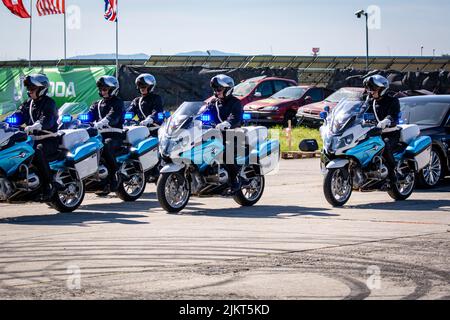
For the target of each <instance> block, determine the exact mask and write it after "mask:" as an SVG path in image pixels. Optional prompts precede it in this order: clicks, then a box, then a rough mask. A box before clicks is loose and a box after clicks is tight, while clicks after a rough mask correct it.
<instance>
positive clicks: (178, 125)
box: [167, 101, 205, 136]
mask: <svg viewBox="0 0 450 320" xmlns="http://www.w3.org/2000/svg"><path fill="white" fill-rule="evenodd" d="M204 105H205V103H204V102H203V101H196V102H183V103H182V104H181V106H179V107H178V109H177V110H176V111H175V113H174V114H173V115H172V116H171V117H170V118H169V121H168V123H167V134H168V135H169V136H172V135H175V134H176V133H177V131H178V130H180V129H186V128H187V126H188V125H189V124H190V123H192V120H193V119H194V118H195V117H196V116H197V115H199V114H201V112H202V109H203V108H202V107H203V106H204Z"/></svg>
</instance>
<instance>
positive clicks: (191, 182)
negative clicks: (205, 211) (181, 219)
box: [157, 102, 279, 213]
mask: <svg viewBox="0 0 450 320" xmlns="http://www.w3.org/2000/svg"><path fill="white" fill-rule="evenodd" d="M203 107H204V103H203V102H184V103H183V104H182V105H181V106H180V107H179V108H178V109H177V110H176V112H175V113H174V114H173V115H172V116H171V117H170V118H169V119H168V121H167V122H165V123H164V124H163V126H162V127H161V129H160V131H159V139H160V146H159V151H160V155H161V158H162V160H163V162H164V166H163V168H162V169H161V172H160V176H159V179H158V183H157V195H158V200H159V203H160V204H161V206H162V208H163V209H165V210H166V211H167V212H170V213H173V212H179V211H181V210H182V209H183V208H184V207H185V206H186V205H187V204H188V202H189V198H190V196H191V195H194V196H199V197H211V196H227V197H233V198H234V200H235V201H236V202H237V203H238V204H240V205H242V206H252V205H254V204H256V203H257V202H258V201H259V199H260V198H261V196H262V194H263V192H264V185H265V179H264V175H266V174H268V173H269V172H271V171H273V170H274V169H275V168H276V167H277V166H278V162H279V142H278V141H277V140H270V139H268V130H267V128H265V127H245V128H240V129H234V130H227V133H228V132H229V133H230V134H234V135H235V136H236V139H237V146H241V147H242V148H241V149H239V150H242V151H244V152H241V153H240V152H239V150H238V149H236V150H238V151H237V153H238V156H237V157H236V158H235V161H236V162H235V165H236V167H234V168H236V171H237V172H238V174H237V178H238V179H239V181H240V184H239V185H240V189H239V190H237V191H233V190H232V188H231V181H230V179H229V177H230V172H229V170H228V169H227V168H229V167H227V164H226V163H230V162H227V161H224V160H226V156H225V155H224V154H226V153H228V152H225V150H230V149H233V148H234V146H230V145H228V146H227V147H226V148H228V149H225V146H224V145H225V144H224V141H223V134H222V132H221V131H219V130H217V129H215V128H214V127H215V126H214V124H212V123H211V122H210V118H211V117H210V115H209V114H207V113H205V108H203Z"/></svg>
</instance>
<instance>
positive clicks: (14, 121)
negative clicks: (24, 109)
mask: <svg viewBox="0 0 450 320" xmlns="http://www.w3.org/2000/svg"><path fill="white" fill-rule="evenodd" d="M5 121H6V123H8V124H10V125H17V124H18V123H19V118H18V117H17V116H9V117H7V118H6V119H5Z"/></svg>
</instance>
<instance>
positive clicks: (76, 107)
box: [58, 102, 89, 116]
mask: <svg viewBox="0 0 450 320" xmlns="http://www.w3.org/2000/svg"><path fill="white" fill-rule="evenodd" d="M88 111H89V106H88V105H87V104H84V103H77V102H66V103H64V104H63V105H62V106H61V108H59V110H58V115H59V116H62V115H71V116H76V115H79V114H81V113H87V112H88Z"/></svg>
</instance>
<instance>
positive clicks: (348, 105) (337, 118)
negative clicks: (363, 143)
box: [328, 99, 365, 134]
mask: <svg viewBox="0 0 450 320" xmlns="http://www.w3.org/2000/svg"><path fill="white" fill-rule="evenodd" d="M364 106H365V105H364V102H363V101H355V100H347V99H346V100H342V101H341V102H339V104H338V105H337V106H336V107H335V108H334V109H333V111H332V112H331V115H330V116H329V117H330V119H329V121H328V123H329V126H330V127H329V130H330V131H331V133H333V134H340V133H342V132H343V131H344V130H346V129H347V128H349V127H351V126H353V125H355V124H357V123H360V122H362V121H363V114H364V110H365V108H364Z"/></svg>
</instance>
